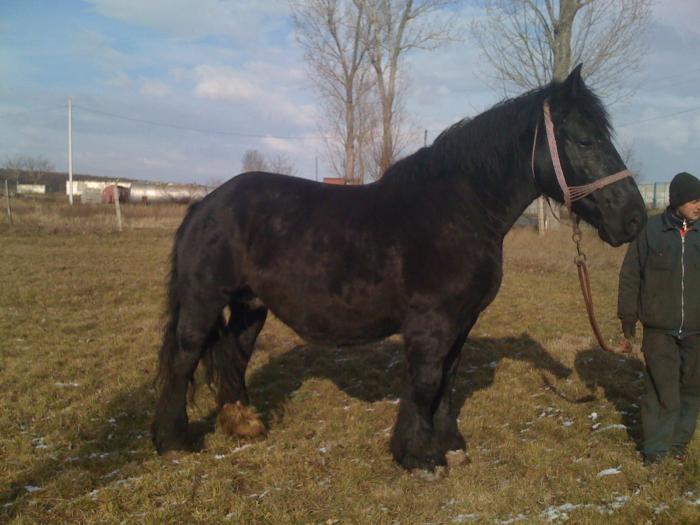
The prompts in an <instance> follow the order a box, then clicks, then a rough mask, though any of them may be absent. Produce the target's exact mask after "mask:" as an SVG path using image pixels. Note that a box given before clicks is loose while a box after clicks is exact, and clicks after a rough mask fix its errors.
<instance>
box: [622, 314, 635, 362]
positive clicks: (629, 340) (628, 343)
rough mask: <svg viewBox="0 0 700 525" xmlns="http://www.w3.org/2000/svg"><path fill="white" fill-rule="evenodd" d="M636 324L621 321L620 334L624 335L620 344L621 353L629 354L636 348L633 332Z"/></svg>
mask: <svg viewBox="0 0 700 525" xmlns="http://www.w3.org/2000/svg"><path fill="white" fill-rule="evenodd" d="M636 324H637V323H630V322H623V323H622V335H624V337H625V338H624V339H623V341H622V345H621V350H622V353H623V354H631V353H632V352H634V351H635V350H637V344H636V343H635V337H634V336H635V333H636Z"/></svg>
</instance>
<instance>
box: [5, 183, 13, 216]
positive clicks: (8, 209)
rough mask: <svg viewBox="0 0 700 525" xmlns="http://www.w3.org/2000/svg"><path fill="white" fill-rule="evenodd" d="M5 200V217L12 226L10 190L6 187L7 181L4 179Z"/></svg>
mask: <svg viewBox="0 0 700 525" xmlns="http://www.w3.org/2000/svg"><path fill="white" fill-rule="evenodd" d="M5 200H6V201H7V217H8V218H9V219H10V226H12V225H13V222H12V207H11V206H10V190H9V189H8V187H7V179H5Z"/></svg>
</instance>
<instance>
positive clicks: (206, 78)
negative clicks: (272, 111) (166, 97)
mask: <svg viewBox="0 0 700 525" xmlns="http://www.w3.org/2000/svg"><path fill="white" fill-rule="evenodd" d="M194 76H195V78H196V79H197V83H196V86H195V89H194V91H195V93H196V95H197V96H198V97H203V98H209V99H212V100H223V101H226V102H234V103H236V102H249V101H251V100H254V99H255V98H256V97H257V96H259V95H260V90H259V89H258V88H256V86H255V85H253V83H252V82H251V81H250V80H248V79H247V78H245V75H244V74H242V73H241V72H239V71H237V70H235V69H233V68H232V67H228V66H222V67H214V66H208V65H200V66H197V67H195V68H194Z"/></svg>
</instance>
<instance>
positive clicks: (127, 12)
mask: <svg viewBox="0 0 700 525" xmlns="http://www.w3.org/2000/svg"><path fill="white" fill-rule="evenodd" d="M87 1H88V3H90V4H92V6H93V7H94V9H95V11H96V12H97V13H99V14H100V15H102V16H105V17H108V18H113V19H116V20H120V21H122V22H127V23H129V24H137V25H141V26H146V27H151V28H155V29H158V30H160V31H163V32H165V33H167V34H169V35H171V36H175V37H179V38H202V37H207V36H220V35H224V36H228V37H231V38H235V39H238V40H245V39H254V40H259V39H260V38H261V31H260V27H266V28H267V29H271V27H270V22H271V21H274V20H275V19H277V20H279V19H282V18H284V17H286V16H287V14H288V8H287V5H286V4H285V3H284V2H281V1H274V0H273V1H266V2H222V1H220V0H198V1H192V0H148V1H146V2H144V1H143V0H87Z"/></svg>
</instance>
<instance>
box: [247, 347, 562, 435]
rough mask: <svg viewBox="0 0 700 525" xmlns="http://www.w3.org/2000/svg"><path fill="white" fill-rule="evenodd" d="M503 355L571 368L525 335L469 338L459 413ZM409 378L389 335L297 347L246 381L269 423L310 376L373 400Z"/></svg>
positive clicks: (553, 369)
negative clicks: (374, 339) (361, 341)
mask: <svg viewBox="0 0 700 525" xmlns="http://www.w3.org/2000/svg"><path fill="white" fill-rule="evenodd" d="M504 358H510V359H516V360H520V361H524V362H526V363H529V364H530V365H531V366H533V367H534V368H535V369H538V370H542V371H548V372H550V373H552V374H554V375H555V376H556V377H558V378H564V377H568V376H569V375H570V374H571V372H572V371H571V369H569V368H568V367H566V366H564V365H563V364H562V363H561V362H559V361H558V360H556V359H555V358H554V357H552V356H551V355H550V354H549V353H548V352H547V351H546V350H545V349H544V348H543V347H542V346H541V345H540V344H539V343H538V342H537V341H535V340H534V339H532V338H531V337H530V336H529V335H527V334H522V335H520V336H519V337H505V338H489V337H475V338H469V339H468V341H467V343H466V344H465V346H464V349H463V351H462V358H461V363H460V367H459V372H458V376H457V380H456V382H455V391H454V398H453V399H454V403H453V408H454V410H455V412H459V410H460V409H461V407H462V406H463V405H464V402H465V401H466V400H467V399H468V398H469V397H471V396H472V395H473V394H474V393H475V392H477V391H479V390H482V389H485V388H488V387H489V386H491V385H492V384H493V382H494V378H495V374H496V369H497V365H498V363H499V362H500V361H501V360H502V359H504ZM406 376H407V373H406V365H405V361H404V349H403V344H402V343H401V342H400V341H398V340H396V339H388V340H385V341H382V342H380V343H376V344H373V345H362V346H355V347H345V348H332V347H320V346H311V345H301V346H297V347H295V348H293V349H291V350H289V351H288V352H285V353H284V354H282V355H279V356H277V357H274V358H272V359H270V360H269V361H268V362H267V363H266V364H264V365H262V366H260V367H258V368H257V369H255V370H254V371H253V372H252V373H251V374H250V376H249V379H248V385H249V392H250V394H251V397H252V400H253V402H254V404H255V405H256V406H257V407H258V409H259V410H260V411H261V413H262V417H263V419H264V420H265V423H266V424H268V425H269V423H270V421H271V419H272V418H273V417H274V418H277V419H279V418H280V417H283V415H284V406H285V403H286V402H287V401H288V400H289V399H290V397H292V396H293V395H294V393H295V392H296V391H297V390H298V389H299V388H300V387H301V386H302V385H303V384H304V382H305V381H306V380H309V379H313V378H316V379H328V380H330V381H332V382H333V383H334V384H335V385H336V386H337V387H338V388H339V389H340V390H342V391H343V392H345V393H346V394H348V395H349V396H351V397H353V398H355V399H359V400H362V401H365V402H368V403H373V402H376V401H381V400H393V399H396V398H398V397H399V396H400V395H401V392H402V391H403V389H404V381H405V379H406Z"/></svg>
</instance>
